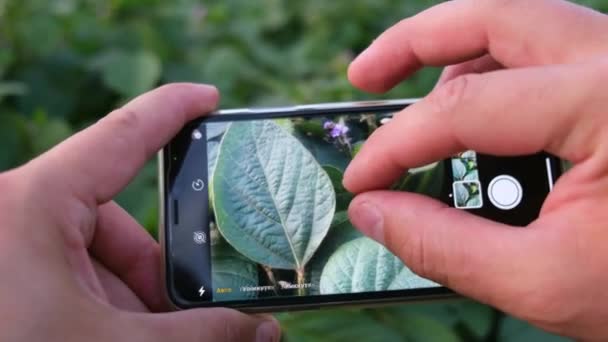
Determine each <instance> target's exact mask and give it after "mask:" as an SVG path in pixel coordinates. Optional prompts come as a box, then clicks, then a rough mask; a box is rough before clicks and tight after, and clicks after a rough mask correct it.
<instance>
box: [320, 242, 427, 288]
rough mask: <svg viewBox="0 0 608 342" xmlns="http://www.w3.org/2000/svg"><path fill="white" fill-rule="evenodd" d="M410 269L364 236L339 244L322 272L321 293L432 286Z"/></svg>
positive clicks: (382, 247)
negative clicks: (340, 245)
mask: <svg viewBox="0 0 608 342" xmlns="http://www.w3.org/2000/svg"><path fill="white" fill-rule="evenodd" d="M435 286H437V284H435V283H433V282H432V281H430V280H427V279H424V278H421V277H419V276H417V275H416V274H414V273H413V272H412V271H410V269H409V268H407V267H406V266H405V265H404V264H403V262H402V261H401V260H400V259H399V258H397V257H396V256H395V255H393V254H391V252H389V251H388V250H387V249H386V248H385V247H384V246H382V245H381V244H379V243H377V242H375V241H374V240H372V239H369V238H367V237H362V238H358V239H356V240H353V241H350V242H348V243H346V244H344V245H342V247H340V248H339V249H338V250H337V251H336V252H335V253H334V254H333V255H332V256H331V257H330V258H329V260H328V261H327V264H326V265H325V268H323V273H322V274H321V282H320V288H321V293H322V294H337V293H357V292H368V291H385V290H401V289H409V288H425V287H435Z"/></svg>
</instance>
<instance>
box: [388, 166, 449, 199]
mask: <svg viewBox="0 0 608 342" xmlns="http://www.w3.org/2000/svg"><path fill="white" fill-rule="evenodd" d="M444 164H445V163H444V162H438V163H434V164H431V165H428V166H425V167H421V168H418V169H413V170H410V171H408V173H406V174H405V175H404V176H403V177H401V179H400V180H399V181H398V182H397V183H395V184H393V186H392V187H391V189H393V190H397V191H408V192H415V193H418V194H422V195H427V196H430V197H434V198H438V197H439V196H440V195H441V189H442V186H443V181H444Z"/></svg>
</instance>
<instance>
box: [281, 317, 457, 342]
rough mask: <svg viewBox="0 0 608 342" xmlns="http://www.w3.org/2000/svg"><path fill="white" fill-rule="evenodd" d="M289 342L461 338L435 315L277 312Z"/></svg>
mask: <svg viewBox="0 0 608 342" xmlns="http://www.w3.org/2000/svg"><path fill="white" fill-rule="evenodd" d="M277 318H278V319H279V321H280V322H281V326H282V327H283V331H284V339H285V340H286V341H287V342H294V341H295V342H306V341H331V342H352V341H365V342H376V341H378V342H392V341H407V342H410V341H411V342H457V341H462V340H461V339H460V338H459V337H458V336H457V335H456V334H455V333H454V332H453V331H452V330H451V329H450V328H449V326H446V325H444V324H442V323H441V322H440V321H437V320H434V319H433V318H432V317H429V316H424V315H417V314H393V313H391V312H390V311H384V310H357V309H343V310H335V309H334V310H321V311H317V312H302V313H285V314H279V315H277Z"/></svg>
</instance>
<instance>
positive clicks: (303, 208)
mask: <svg viewBox="0 0 608 342" xmlns="http://www.w3.org/2000/svg"><path fill="white" fill-rule="evenodd" d="M211 192H212V196H213V202H214V208H215V209H216V220H217V224H218V228H219V230H220V232H221V234H222V235H223V236H224V238H226V240H227V241H228V242H229V243H230V244H231V245H232V246H234V248H235V249H236V250H238V251H239V252H241V253H242V254H244V255H245V256H247V257H248V258H250V259H251V260H254V261H256V262H258V263H260V264H263V265H267V266H270V267H273V268H279V269H292V270H298V271H300V272H301V271H303V269H304V266H305V265H306V264H307V263H308V261H309V260H310V259H311V258H312V256H313V255H314V253H315V252H316V251H317V249H318V248H319V246H320V245H321V242H322V241H323V239H324V238H325V236H326V235H327V232H328V231H329V227H330V224H331V222H332V218H333V215H334V211H335V206H336V198H335V193H334V190H333V187H332V184H331V180H330V179H329V177H328V176H327V173H326V172H325V171H324V170H323V169H322V168H321V166H320V165H319V163H317V161H316V160H315V159H314V157H313V156H312V155H311V154H310V153H309V152H308V150H306V148H304V146H302V144H300V142H299V141H298V140H297V139H296V138H294V137H293V136H292V135H290V134H289V133H287V132H286V131H285V130H284V129H283V128H281V127H280V126H279V125H277V124H276V123H274V122H272V121H268V120H266V121H251V122H234V123H232V124H231V125H230V128H228V130H227V131H226V133H225V134H224V138H223V140H222V143H221V146H220V152H219V155H218V160H217V164H216V168H215V171H214V173H213V177H212V182H211Z"/></svg>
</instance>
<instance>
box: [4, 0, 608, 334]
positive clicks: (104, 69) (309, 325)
mask: <svg viewBox="0 0 608 342" xmlns="http://www.w3.org/2000/svg"><path fill="white" fill-rule="evenodd" d="M436 2H437V1H429V0H409V1H408V0H350V1H346V0H342V1H339V0H336V1H328V0H307V1H293V0H292V1H287V0H255V1H254V0H209V1H195V0H174V1H164V0H98V1H96V0H50V1H49V0H21V1H16V0H0V145H1V146H2V150H1V152H0V171H1V170H6V169H9V168H12V167H15V166H17V165H20V164H22V163H24V162H26V161H27V160H29V159H31V158H33V157H35V156H36V155H38V154H40V153H41V152H43V151H45V150H47V149H48V148H50V147H51V146H53V145H54V144H56V143H58V142H59V141H61V140H62V139H64V138H66V137H67V136H69V135H70V134H72V133H74V132H76V131H78V130H80V129H82V128H83V127H86V126H87V125H90V124H91V123H93V122H95V121H96V120H98V119H99V118H101V117H102V116H103V115H105V114H106V113H108V112H109V111H111V110H112V109H113V108H115V107H117V106H119V105H121V104H122V103H124V102H125V101H126V100H128V99H129V98H131V97H133V96H134V95H136V94H139V93H141V92H143V91H146V90H148V89H151V88H153V87H154V86H156V85H158V84H162V83H167V82H173V81H193V82H205V83H213V84H216V85H217V86H218V87H219V89H220V90H221V91H222V103H221V107H223V108H229V107H238V106H255V105H279V104H291V103H311V102H324V101H346V100H353V99H357V100H361V99H369V98H378V97H377V96H375V97H372V96H370V95H367V94H364V93H361V92H359V91H356V90H355V89H353V88H352V87H351V86H350V84H349V83H348V81H347V79H346V77H345V72H346V68H347V65H348V63H349V62H350V61H351V60H352V58H353V57H354V56H355V55H356V54H357V53H358V52H360V51H361V50H362V49H363V48H365V47H366V46H367V45H368V43H369V42H370V41H371V40H372V39H373V38H374V37H375V36H376V35H377V34H378V33H380V32H381V31H382V30H383V29H385V28H386V27H388V26H389V25H391V24H392V23H394V22H396V21H397V20H399V19H400V18H403V17H407V16H410V15H412V14H414V13H416V12H419V11H420V10H422V9H424V8H427V7H430V6H432V5H433V4H434V3H436ZM582 2H583V3H585V4H586V5H589V6H592V7H594V8H596V9H599V10H601V11H604V12H608V0H586V1H582ZM438 74H439V70H437V69H427V70H425V71H423V72H420V73H418V74H417V75H416V76H414V77H413V78H412V79H410V80H408V81H407V82H404V83H403V84H402V85H400V86H399V87H397V88H396V89H395V90H393V91H391V92H390V93H388V94H386V95H383V96H382V97H384V98H399V97H416V96H423V95H424V94H426V93H427V92H428V91H429V90H430V89H431V88H432V86H433V84H434V82H435V80H436V78H437V76H438ZM156 198H157V197H156V174H155V166H154V162H150V163H149V164H148V165H147V166H146V168H145V169H144V170H143V172H142V173H141V174H140V175H139V176H138V177H137V179H136V180H135V181H134V182H133V183H132V184H131V185H130V186H129V188H128V189H127V190H126V191H125V192H124V193H123V194H121V195H120V196H119V198H118V201H119V202H120V203H121V204H122V205H123V206H124V207H125V208H126V209H127V210H128V211H129V212H131V213H132V214H133V215H134V216H135V217H136V218H137V219H138V220H139V221H140V222H141V223H142V224H143V225H144V226H145V227H146V228H147V229H148V230H149V231H150V232H151V233H152V234H156V217H157V210H158V209H157V199H156ZM278 316H279V318H280V319H281V320H282V322H283V328H284V331H285V338H286V339H287V340H288V341H315V340H319V339H322V340H324V341H356V340H367V341H376V340H377V341H560V340H563V339H561V338H558V337H554V336H550V335H548V334H545V333H543V332H540V331H539V330H536V329H534V328H532V327H530V326H528V325H527V324H525V323H522V322H520V321H517V320H514V319H512V318H509V317H507V316H505V315H503V314H501V313H499V312H497V311H495V310H493V309H490V308H488V307H486V306H482V305H479V304H476V303H473V302H470V301H457V302H448V303H436V304H415V305H405V306H393V307H388V308H381V309H333V310H323V311H318V312H304V313H289V314H279V315H278Z"/></svg>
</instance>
